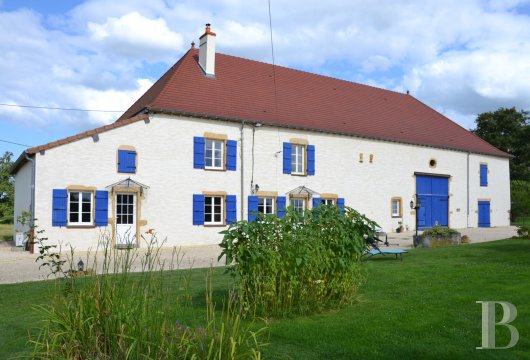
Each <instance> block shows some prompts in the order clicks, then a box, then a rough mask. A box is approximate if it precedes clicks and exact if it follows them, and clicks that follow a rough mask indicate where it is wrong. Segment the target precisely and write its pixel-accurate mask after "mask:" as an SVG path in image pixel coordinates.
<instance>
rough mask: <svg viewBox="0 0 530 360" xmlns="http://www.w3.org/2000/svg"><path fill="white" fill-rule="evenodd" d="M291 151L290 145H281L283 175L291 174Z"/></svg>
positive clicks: (286, 143) (285, 143)
mask: <svg viewBox="0 0 530 360" xmlns="http://www.w3.org/2000/svg"><path fill="white" fill-rule="evenodd" d="M292 151H293V147H292V145H291V143H288V142H284V143H283V173H284V174H290V173H291V152H292Z"/></svg>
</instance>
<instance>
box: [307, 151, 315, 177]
mask: <svg viewBox="0 0 530 360" xmlns="http://www.w3.org/2000/svg"><path fill="white" fill-rule="evenodd" d="M307 175H315V145H307Z"/></svg>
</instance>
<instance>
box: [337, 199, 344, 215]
mask: <svg viewBox="0 0 530 360" xmlns="http://www.w3.org/2000/svg"><path fill="white" fill-rule="evenodd" d="M337 206H338V207H339V209H340V212H341V213H342V214H344V198H338V199H337Z"/></svg>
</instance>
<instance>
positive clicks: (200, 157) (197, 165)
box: [193, 136, 204, 169]
mask: <svg viewBox="0 0 530 360" xmlns="http://www.w3.org/2000/svg"><path fill="white" fill-rule="evenodd" d="M193 168H194V169H204V138H203V137H200V136H195V137H194V138H193Z"/></svg>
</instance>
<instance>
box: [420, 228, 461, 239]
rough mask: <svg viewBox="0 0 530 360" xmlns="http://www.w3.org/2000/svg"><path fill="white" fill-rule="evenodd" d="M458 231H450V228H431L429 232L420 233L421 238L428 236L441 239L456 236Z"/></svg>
mask: <svg viewBox="0 0 530 360" xmlns="http://www.w3.org/2000/svg"><path fill="white" fill-rule="evenodd" d="M457 234H458V231H456V230H455V229H451V228H450V227H446V226H439V225H436V226H433V227H432V228H430V229H429V230H425V231H424V232H423V233H422V236H425V235H428V236H441V237H451V235H457Z"/></svg>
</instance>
